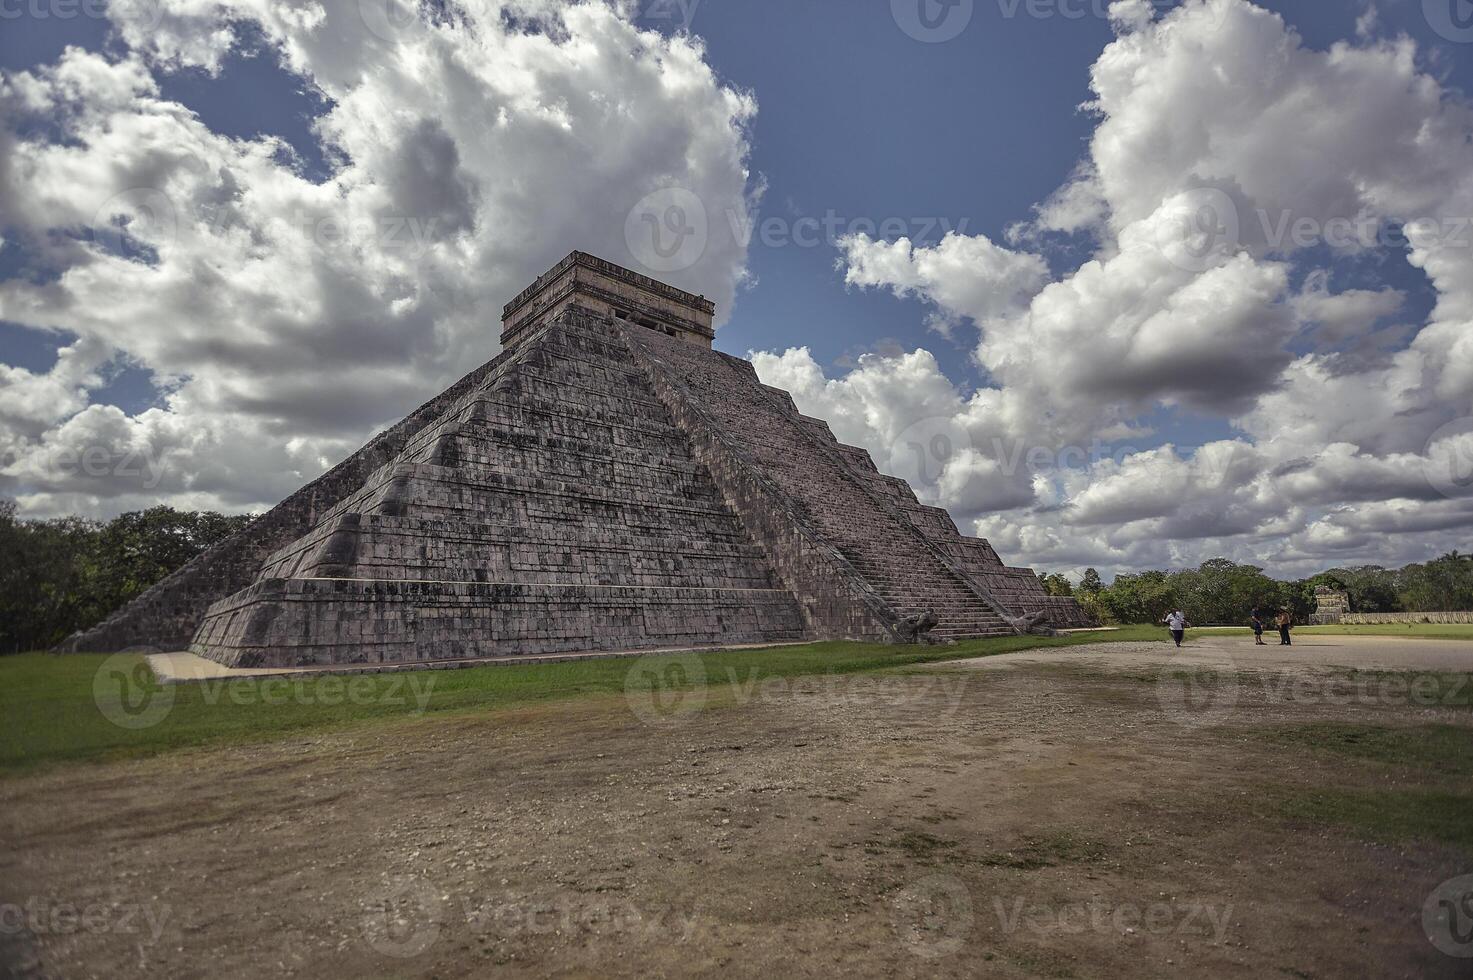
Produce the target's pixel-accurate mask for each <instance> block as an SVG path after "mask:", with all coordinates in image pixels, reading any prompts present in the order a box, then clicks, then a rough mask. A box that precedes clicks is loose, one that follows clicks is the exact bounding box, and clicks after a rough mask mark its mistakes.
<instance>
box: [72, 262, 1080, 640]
mask: <svg viewBox="0 0 1473 980" xmlns="http://www.w3.org/2000/svg"><path fill="white" fill-rule="evenodd" d="M656 287H658V288H656ZM585 293H586V295H585ZM585 301H586V302H585ZM703 317H706V318H707V319H705V320H704V321H703V319H702V318H703ZM708 317H709V303H707V302H706V301H705V300H704V299H701V298H700V297H694V296H690V295H689V294H686V293H682V292H680V291H679V290H675V289H672V288H671V287H669V286H665V285H664V284H661V283H654V282H653V280H648V279H645V278H644V277H640V276H635V275H634V274H632V273H627V272H625V271H624V270H620V269H619V268H618V267H617V266H613V265H611V264H610V263H606V262H603V261H602V260H597V259H594V258H592V257H590V256H584V255H582V254H581V253H574V255H572V256H570V257H569V258H568V259H567V260H565V261H564V262H562V263H559V266H558V267H556V268H555V269H554V270H553V271H552V272H550V273H549V274H548V275H547V276H544V277H542V278H541V279H539V280H538V283H537V284H534V287H532V288H530V289H529V290H527V291H525V292H524V293H523V294H522V296H520V297H518V299H517V300H516V301H514V302H513V303H512V304H509V305H508V307H507V320H508V324H509V326H508V330H507V333H506V334H505V335H504V337H505V339H506V341H507V343H508V347H507V349H506V350H505V351H504V352H503V353H502V354H501V355H499V356H498V357H497V358H496V359H495V360H493V361H492V362H490V363H489V364H487V365H485V366H484V367H482V368H480V369H478V370H477V371H476V372H473V373H472V374H471V375H468V376H467V377H466V378H465V379H464V380H462V381H461V382H460V383H459V384H457V385H456V386H455V387H454V388H452V389H450V390H448V391H447V392H445V393H444V394H443V395H441V396H440V397H439V398H437V399H435V400H434V401H432V402H430V403H428V404H427V405H426V406H424V407H423V408H421V409H420V410H419V411H418V412H416V413H415V414H414V415H412V416H410V417H409V418H408V419H406V420H405V421H404V422H402V423H400V425H398V426H396V427H395V428H393V429H391V430H389V431H388V432H386V433H384V434H383V435H381V436H379V437H378V438H377V439H375V440H374V441H373V442H372V443H370V444H369V445H368V446H367V447H365V448H364V450H362V451H360V452H359V453H358V454H356V455H355V456H354V457H352V458H351V459H350V460H348V461H346V462H345V463H344V464H342V465H341V466H339V467H338V468H336V469H334V470H333V471H332V472H330V473H329V474H327V475H326V476H324V477H323V478H322V479H320V480H318V481H315V482H314V483H313V484H311V485H309V486H308V487H306V488H304V489H303V490H302V491H301V492H299V493H298V494H296V495H294V496H293V497H292V498H289V499H288V500H287V501H285V502H283V504H282V505H281V506H280V507H278V508H276V509H275V510H273V511H272V512H271V513H270V514H268V515H266V517H264V518H263V519H262V520H260V521H258V522H256V523H255V524H253V525H252V527H251V528H250V529H248V531H247V532H244V533H243V534H241V535H237V536H236V537H234V538H232V539H230V540H229V541H226V542H223V543H222V544H221V545H219V546H217V547H216V548H213V549H211V550H210V551H209V552H207V553H205V554H204V555H201V556H200V558H199V559H197V560H196V561H195V562H194V563H191V565H190V566H186V568H185V569H182V570H181V571H180V573H177V574H176V575H175V576H172V577H171V578H170V579H167V580H165V581H164V582H161V583H160V584H159V585H158V586H156V587H155V588H154V589H153V590H151V591H150V592H149V593H146V594H145V595H144V596H143V597H141V599H140V600H139V601H138V602H136V603H134V604H133V605H131V606H129V607H128V608H126V609H124V610H122V611H121V612H120V613H119V614H118V615H117V616H115V617H113V619H112V620H109V621H108V622H107V623H104V624H103V626H102V627H100V628H99V629H98V630H96V631H93V633H92V634H89V635H88V636H86V637H78V638H74V641H73V645H74V647H75V648H79V649H117V648H119V647H121V646H125V645H132V644H138V643H152V644H155V645H159V646H181V645H183V644H182V643H181V642H180V641H181V638H182V637H184V635H185V634H192V636H191V637H189V639H190V648H191V649H193V650H195V651H196V652H199V653H201V654H204V655H206V656H209V657H211V658H214V659H216V660H219V661H221V662H222V663H226V664H230V665H234V666H242V667H246V666H249V667H258V666H295V665H310V664H325V663H393V662H413V661H432V660H444V659H464V658H468V657H498V656H509V655H520V654H529V653H558V652H568V651H579V650H615V649H619V650H625V649H643V648H666V647H684V646H691V647H694V646H702V645H710V644H734V643H769V642H782V641H788V640H806V639H816V638H827V637H853V638H862V639H870V640H900V641H906V640H914V636H913V635H912V634H913V633H914V630H913V629H911V628H910V627H909V625H908V624H911V623H915V622H919V621H921V620H922V619H926V621H929V616H932V615H934V617H935V619H936V621H937V622H936V626H935V627H934V629H931V630H929V635H930V636H931V637H934V638H935V639H942V640H944V639H948V638H957V637H966V636H980V635H993V634H999V635H1001V634H1011V633H1013V632H1014V631H1015V626H1013V625H1012V623H1013V621H1014V620H1016V619H1017V617H1019V616H1023V615H1027V614H1032V613H1040V612H1042V613H1046V614H1047V616H1048V618H1049V621H1050V622H1051V623H1052V624H1053V625H1055V626H1070V625H1081V624H1082V623H1083V615H1082V613H1081V612H1080V610H1079V608H1078V606H1077V605H1076V604H1074V603H1073V602H1072V600H1055V599H1052V598H1051V597H1048V596H1046V595H1045V594H1044V593H1043V590H1042V588H1041V587H1040V585H1039V583H1038V580H1037V578H1036V576H1034V575H1033V573H1032V572H1031V571H1029V570H1028V569H1016V568H1008V567H1006V566H1004V565H1003V564H1002V562H1001V561H1000V560H999V559H998V557H997V555H996V553H995V552H994V551H993V550H992V548H991V546H990V545H988V543H987V542H986V541H982V540H980V539H976V538H967V537H963V536H962V535H961V534H960V533H958V531H957V529H956V526H955V525H954V524H953V523H952V521H951V518H950V517H949V516H948V515H947V514H946V512H945V511H943V510H940V509H938V508H935V507H928V506H925V505H923V504H921V503H920V502H919V501H918V500H917V499H916V497H915V494H914V493H913V492H912V491H911V489H910V487H909V486H908V485H906V484H905V482H904V481H902V480H897V479H895V478H893V477H887V476H884V475H883V474H881V473H879V472H878V471H877V470H876V469H875V467H874V464H873V462H872V461H871V460H870V458H869V455H868V454H867V453H865V452H864V451H863V450H861V449H857V448H855V447H852V446H845V445H842V444H840V443H838V442H837V441H836V440H835V439H834V436H833V434H832V432H831V431H830V430H829V428H828V426H827V425H826V424H825V423H823V422H822V421H820V420H818V419H811V418H808V417H806V416H803V415H802V414H800V413H799V412H798V411H797V409H796V407H795V406H794V405H793V402H792V399H791V398H790V397H789V396H788V395H787V393H786V392H782V391H780V390H777V389H773V388H769V387H767V386H765V385H762V384H761V383H760V382H759V381H758V380H757V377H756V374H755V372H754V371H753V369H752V366H751V365H750V364H749V363H747V362H746V361H743V360H741V359H739V358H734V357H730V356H729V355H725V354H721V353H719V352H716V351H714V350H711V349H710V348H709V346H708V341H709V338H708V336H707V335H706V330H707V328H708V324H709V319H708Z"/></svg>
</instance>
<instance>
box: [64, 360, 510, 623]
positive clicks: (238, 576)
mask: <svg viewBox="0 0 1473 980" xmlns="http://www.w3.org/2000/svg"><path fill="white" fill-rule="evenodd" d="M505 357H506V355H505V353H504V352H503V353H502V354H500V355H497V357H496V358H494V359H492V360H491V361H488V362H487V363H485V364H483V365H481V366H480V367H478V368H476V369H475V370H474V371H472V372H470V373H469V374H467V375H466V376H465V377H463V378H461V379H460V380H459V381H457V382H456V383H455V384H454V385H451V386H450V387H449V388H447V389H445V391H443V392H441V393H440V394H439V395H437V396H435V397H434V398H432V399H430V400H429V401H427V402H425V404H423V405H421V406H420V407H419V408H417V409H416V410H415V411H413V412H411V413H410V414H409V415H408V416H406V417H405V418H404V420H403V421H402V422H399V423H398V424H397V425H395V426H393V427H391V428H388V429H385V430H384V431H383V432H381V433H379V434H378V435H376V436H374V437H373V438H372V439H371V440H369V441H368V443H367V444H365V445H364V447H363V448H362V449H360V450H358V451H357V452H356V453H354V454H353V455H352V456H349V457H348V458H347V459H345V460H343V461H342V462H341V463H339V464H338V465H337V466H334V467H333V468H332V469H330V470H328V471H327V472H326V473H324V474H322V475H321V476H320V477H318V478H317V479H315V480H313V481H312V482H311V483H308V484H307V485H306V486H304V487H302V489H300V490H298V491H297V492H296V493H294V494H292V495H291V496H290V497H287V498H286V499H285V500H283V501H282V502H281V503H279V504H277V505H276V506H275V507H273V508H272V509H271V510H270V511H269V512H268V513H266V514H263V515H262V516H261V517H260V518H258V519H257V520H255V521H252V522H251V524H250V525H249V526H248V527H246V528H243V529H242V530H241V531H239V532H237V533H236V534H233V535H231V536H230V537H229V538H227V539H225V540H224V541H220V542H218V543H216V544H215V545H214V546H213V547H211V548H209V549H208V550H206V551H204V552H202V553H201V554H200V555H198V556H196V557H195V558H194V559H193V560H192V561H190V562H188V563H186V564H185V565H183V566H182V567H181V568H179V569H177V570H176V571H174V572H173V573H171V574H170V575H168V576H166V577H165V578H163V579H162V580H160V581H159V582H156V583H155V584H154V585H153V587H152V588H150V589H149V590H148V591H146V592H144V593H143V594H142V595H140V596H138V597H137V598H136V599H134V600H133V601H132V602H130V603H128V604H127V605H126V606H124V607H122V608H121V609H119V610H118V611H117V612H115V613H113V614H112V615H111V616H109V617H108V618H107V619H105V620H103V621H102V622H101V623H99V624H97V625H96V626H94V627H93V628H92V629H89V630H84V631H82V632H80V633H75V634H73V635H72V636H70V637H68V638H67V640H66V641H65V642H64V643H63V644H62V645H61V648H60V649H62V650H64V651H79V650H80V651H96V652H113V651H117V650H126V649H129V648H130V647H153V648H156V649H159V650H183V649H186V648H188V646H189V643H190V639H191V638H192V637H193V636H194V632H195V630H196V629H198V628H199V624H200V622H201V621H202V620H203V619H204V615H205V610H206V609H208V608H209V606H210V603H212V602H215V601H216V600H218V599H220V598H221V597H222V596H226V595H229V594H230V593H232V592H234V591H236V590H237V589H242V588H244V587H245V586H247V585H249V584H250V583H251V582H252V581H253V580H254V579H255V577H256V574H257V572H259V571H260V568H261V562H262V560H263V559H264V558H265V557H266V556H267V555H268V554H270V553H271V552H272V551H275V550H276V549H277V548H280V547H282V546H283V545H285V544H287V543H288V542H290V541H292V540H294V539H295V538H297V537H298V536H300V535H301V534H303V533H304V532H306V531H308V530H310V529H311V528H312V527H313V526H314V525H315V524H316V523H317V521H318V519H319V517H320V515H321V514H322V513H323V512H325V511H326V510H328V509H329V508H330V507H332V505H333V504H335V503H337V501H339V500H340V499H342V497H343V496H344V495H345V494H348V493H351V492H352V491H353V490H355V489H356V488H357V487H358V486H360V485H361V484H362V483H363V480H364V478H365V477H366V476H367V475H368V474H369V473H371V472H373V471H374V470H376V469H378V468H379V467H380V466H382V465H383V464H384V463H385V462H387V461H389V460H391V459H393V458H394V457H395V456H397V455H398V454H399V452H400V451H401V450H402V449H403V448H404V445H405V443H406V442H407V441H408V440H409V438H410V437H411V436H412V435H414V434H415V433H416V432H418V431H419V430H420V429H422V428H423V427H424V426H426V425H428V424H429V423H431V422H433V421H434V420H435V419H437V418H439V417H440V415H442V414H443V413H444V411H445V409H446V408H447V407H448V406H450V405H451V404H453V403H454V402H455V401H457V400H458V399H460V398H461V397H463V396H464V395H465V393H466V392H468V391H471V390H474V389H475V388H476V387H477V386H478V385H480V384H481V382H482V381H483V380H484V379H485V378H486V377H487V376H488V375H490V374H492V373H494V372H495V371H496V370H497V368H498V366H499V365H500V364H501V363H502V362H503V361H504V360H505Z"/></svg>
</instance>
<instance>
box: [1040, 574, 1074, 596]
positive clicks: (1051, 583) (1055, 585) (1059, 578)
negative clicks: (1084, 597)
mask: <svg viewBox="0 0 1473 980" xmlns="http://www.w3.org/2000/svg"><path fill="white" fill-rule="evenodd" d="M1038 581H1039V584H1041V585H1042V586H1043V591H1045V592H1047V593H1048V594H1049V595H1063V596H1069V595H1073V594H1074V586H1073V585H1072V584H1071V583H1070V581H1069V580H1068V579H1067V578H1065V577H1064V576H1063V575H1061V574H1059V573H1058V572H1050V573H1048V574H1045V575H1040V576H1038Z"/></svg>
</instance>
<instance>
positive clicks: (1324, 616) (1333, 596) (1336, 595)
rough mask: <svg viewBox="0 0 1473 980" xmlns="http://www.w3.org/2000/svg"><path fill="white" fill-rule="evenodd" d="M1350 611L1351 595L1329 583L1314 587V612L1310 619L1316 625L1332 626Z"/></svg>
mask: <svg viewBox="0 0 1473 980" xmlns="http://www.w3.org/2000/svg"><path fill="white" fill-rule="evenodd" d="M1348 612H1350V597H1349V596H1347V595H1346V594H1345V593H1344V592H1341V591H1340V590H1339V589H1332V588H1330V587H1329V586H1328V585H1316V586H1315V587H1314V612H1313V613H1311V614H1310V616H1309V621H1310V623H1311V624H1312V625H1314V626H1331V625H1334V624H1335V623H1339V622H1341V621H1343V620H1344V618H1345V615H1346V613H1348Z"/></svg>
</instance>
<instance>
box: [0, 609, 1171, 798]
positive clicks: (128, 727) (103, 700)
mask: <svg viewBox="0 0 1473 980" xmlns="http://www.w3.org/2000/svg"><path fill="white" fill-rule="evenodd" d="M1165 636H1166V634H1165V633H1164V632H1163V631H1162V630H1160V629H1158V628H1157V627H1154V626H1131V627H1126V628H1124V629H1120V630H1114V631H1106V632H1100V633H1074V634H1070V635H1067V636H1059V637H1037V636H1009V637H997V638H990V639H982V640H968V641H966V642H963V643H958V644H955V645H954V646H945V647H897V646H885V645H881V644H869V643H850V642H843V641H835V642H826V643H812V644H805V645H803V646H793V647H776V648H769V649H761V650H723V651H710V652H704V653H697V654H685V655H671V656H665V657H658V658H653V657H650V658H633V659H631V658H610V659H606V660H583V661H573V662H565V663H550V664H531V665H520V666H504V667H503V666H494V665H493V666H486V667H476V668H469V669H465V670H435V671H429V670H426V671H414V672H403V673H396V674H365V675H360V676H354V677H347V676H341V675H316V676H307V677H291V678H259V679H250V678H242V679H239V680H228V681H198V682H193V683H187V684H177V685H170V686H167V687H160V686H157V685H156V684H154V682H153V679H152V674H151V672H149V671H148V668H147V667H146V665H145V663H144V659H143V657H142V656H141V655H133V654H127V655H116V656H114V657H109V656H108V655H106V654H63V655H54V654H47V653H26V654H16V655H12V656H7V657H0V773H5V772H14V771H17V770H24V769H28V768H31V767H34V766H37V765H41V764H46V763H54V762H60V761H67V760H83V759H116V758H128V757H134V756H142V755H152V754H154V753H157V752H164V751H169V750H172V749H179V748H186V747H189V746H196V745H205V744H218V743H229V742H248V741H257V740H262V739H271V738H279V737H283V736H287V735H292V734H300V733H304V732H309V731H317V730H324V729H330V728H337V727H341V726H345V725H355V724H368V723H373V722H375V721H385V720H394V719H403V718H414V717H419V716H422V715H425V714H428V713H444V712H456V711H462V712H474V711H485V710H487V709H491V708H504V707H511V706H515V705H525V704H531V703H534V702H538V701H545V700H550V699H559V698H572V697H579V696H583V695H615V694H626V695H628V696H629V697H630V699H631V706H635V705H637V704H655V705H658V704H660V703H663V702H664V701H668V700H670V699H672V698H678V693H677V692H679V691H681V690H689V689H692V688H693V687H696V686H707V687H712V688H716V687H724V686H727V685H731V684H739V685H742V686H743V687H748V686H750V685H752V684H754V683H757V682H760V681H762V680H765V679H768V678H773V677H795V676H800V675H806V674H850V673H856V672H861V671H878V670H884V669H887V668H893V667H904V666H908V665H912V664H922V663H931V662H935V661H939V660H954V659H957V658H961V657H983V656H992V655H995V654H999V653H1008V652H1010V651H1013V650H1025V649H1032V648H1037V647H1055V646H1074V645H1078V644H1083V643H1102V642H1117V641H1122V640H1137V641H1138V640H1164V639H1165ZM104 664H106V669H104Z"/></svg>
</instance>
